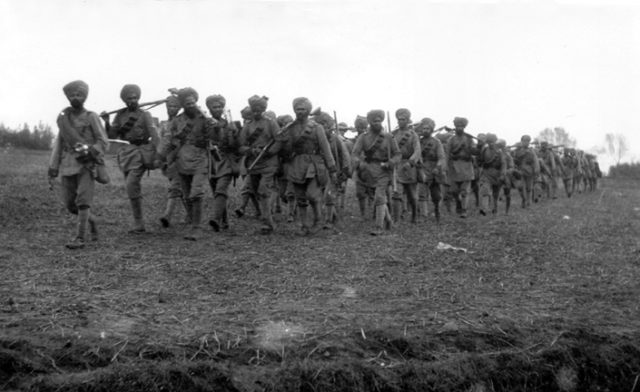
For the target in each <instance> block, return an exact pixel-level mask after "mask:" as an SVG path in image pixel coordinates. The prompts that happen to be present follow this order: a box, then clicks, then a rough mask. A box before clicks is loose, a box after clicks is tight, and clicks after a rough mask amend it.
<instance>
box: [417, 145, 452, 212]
mask: <svg viewBox="0 0 640 392" xmlns="http://www.w3.org/2000/svg"><path fill="white" fill-rule="evenodd" d="M420 150H421V155H422V159H421V162H420V164H419V167H418V173H419V174H418V178H419V179H420V180H421V182H420V184H418V188H419V189H420V188H422V190H421V191H419V192H418V201H419V203H420V205H421V206H422V209H423V213H424V214H426V211H427V192H429V195H430V197H431V203H433V213H434V215H435V218H436V221H439V220H440V200H441V199H442V195H441V187H442V184H443V183H444V176H445V168H446V166H447V159H446V156H445V154H444V148H443V146H442V142H440V140H439V139H438V138H435V137H433V136H431V135H429V136H426V137H423V138H421V139H420Z"/></svg>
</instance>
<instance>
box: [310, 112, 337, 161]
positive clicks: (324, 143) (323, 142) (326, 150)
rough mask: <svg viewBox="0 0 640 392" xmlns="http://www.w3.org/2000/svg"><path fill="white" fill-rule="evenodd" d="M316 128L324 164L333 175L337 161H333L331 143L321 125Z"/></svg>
mask: <svg viewBox="0 0 640 392" xmlns="http://www.w3.org/2000/svg"><path fill="white" fill-rule="evenodd" d="M314 128H315V133H316V139H317V140H318V144H319V145H320V150H321V151H322V157H323V158H324V164H325V165H326V166H327V169H329V171H330V172H332V173H333V172H335V171H336V161H335V160H334V159H333V154H332V153H331V148H330V147H329V141H328V140H327V134H326V133H325V132H324V128H323V127H322V125H320V124H317V125H316V126H315V127H314ZM336 158H337V157H336Z"/></svg>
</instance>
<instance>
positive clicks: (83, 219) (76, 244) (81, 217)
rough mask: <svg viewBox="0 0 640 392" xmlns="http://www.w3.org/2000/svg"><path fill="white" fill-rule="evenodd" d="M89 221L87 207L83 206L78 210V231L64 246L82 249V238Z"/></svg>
mask: <svg viewBox="0 0 640 392" xmlns="http://www.w3.org/2000/svg"><path fill="white" fill-rule="evenodd" d="M88 223H89V209H88V208H84V209H81V210H78V232H77V234H76V236H75V238H73V239H72V240H71V241H70V242H68V243H67V244H66V245H65V246H66V247H67V248H68V249H82V248H84V238H85V234H86V232H87V225H88Z"/></svg>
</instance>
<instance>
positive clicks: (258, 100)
mask: <svg viewBox="0 0 640 392" xmlns="http://www.w3.org/2000/svg"><path fill="white" fill-rule="evenodd" d="M268 100H269V98H267V97H265V96H262V97H259V96H257V95H254V96H252V97H251V98H249V107H250V108H251V110H254V109H261V110H266V109H267V101H268Z"/></svg>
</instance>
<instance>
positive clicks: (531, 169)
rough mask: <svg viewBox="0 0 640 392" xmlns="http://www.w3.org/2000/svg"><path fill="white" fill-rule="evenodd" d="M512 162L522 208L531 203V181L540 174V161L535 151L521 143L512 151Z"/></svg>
mask: <svg viewBox="0 0 640 392" xmlns="http://www.w3.org/2000/svg"><path fill="white" fill-rule="evenodd" d="M523 138H524V137H523ZM513 162H514V163H515V167H516V171H517V173H518V177H519V178H518V180H517V183H516V187H517V188H518V192H519V193H520V196H521V197H522V208H526V207H529V206H530V205H531V200H532V197H533V181H534V180H535V178H536V177H537V176H538V175H540V163H539V162H538V156H537V155H536V153H535V151H534V150H533V149H532V148H530V147H528V146H524V145H522V144H521V145H519V146H518V147H517V148H516V149H515V151H514V152H513Z"/></svg>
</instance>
